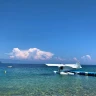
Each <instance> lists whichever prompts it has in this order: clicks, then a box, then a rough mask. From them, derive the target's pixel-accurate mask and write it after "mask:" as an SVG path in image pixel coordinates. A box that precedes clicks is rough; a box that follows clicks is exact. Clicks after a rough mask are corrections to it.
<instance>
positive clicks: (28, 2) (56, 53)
mask: <svg viewBox="0 0 96 96" xmlns="http://www.w3.org/2000/svg"><path fill="white" fill-rule="evenodd" d="M95 42H96V0H0V58H1V59H4V60H6V59H8V60H9V61H10V62H12V61H14V60H20V61H34V62H39V63H41V62H43V63H45V62H49V63H51V62H53V63H57V62H62V63H65V62H77V61H79V62H81V63H82V64H96V44H95ZM4 60H3V61H4Z"/></svg>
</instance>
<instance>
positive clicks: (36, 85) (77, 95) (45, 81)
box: [0, 64, 96, 96]
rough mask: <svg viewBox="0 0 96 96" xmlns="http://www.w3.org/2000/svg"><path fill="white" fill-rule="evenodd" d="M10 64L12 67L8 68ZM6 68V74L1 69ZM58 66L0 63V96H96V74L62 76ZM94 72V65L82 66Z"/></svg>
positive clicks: (95, 67) (95, 68) (95, 69)
mask: <svg viewBox="0 0 96 96" xmlns="http://www.w3.org/2000/svg"><path fill="white" fill-rule="evenodd" d="M8 65H12V66H13V67H12V68H8V67H7V66H8ZM5 70H6V74H5V73H4V71H5ZM54 70H57V68H53V67H47V66H45V65H31V64H1V65H0V96H95V95H96V90H95V89H96V84H95V83H96V77H92V76H81V75H74V76H61V75H59V74H54V73H53V71H54ZM81 70H86V71H96V66H83V69H81Z"/></svg>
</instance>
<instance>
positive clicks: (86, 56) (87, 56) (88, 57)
mask: <svg viewBox="0 0 96 96" xmlns="http://www.w3.org/2000/svg"><path fill="white" fill-rule="evenodd" d="M81 59H83V60H91V56H90V55H85V56H82V57H81Z"/></svg>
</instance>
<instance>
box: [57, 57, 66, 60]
mask: <svg viewBox="0 0 96 96" xmlns="http://www.w3.org/2000/svg"><path fill="white" fill-rule="evenodd" d="M55 59H56V60H60V61H64V60H65V59H64V58H61V57H55Z"/></svg>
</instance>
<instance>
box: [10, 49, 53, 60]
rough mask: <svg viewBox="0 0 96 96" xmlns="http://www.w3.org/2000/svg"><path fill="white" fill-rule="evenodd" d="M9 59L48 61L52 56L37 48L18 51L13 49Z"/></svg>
mask: <svg viewBox="0 0 96 96" xmlns="http://www.w3.org/2000/svg"><path fill="white" fill-rule="evenodd" d="M9 55H10V58H16V59H35V60H48V59H51V58H52V56H53V55H54V54H53V53H51V52H46V51H42V50H40V49H38V48H30V49H28V50H20V49H19V48H13V50H12V52H11V53H9Z"/></svg>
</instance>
